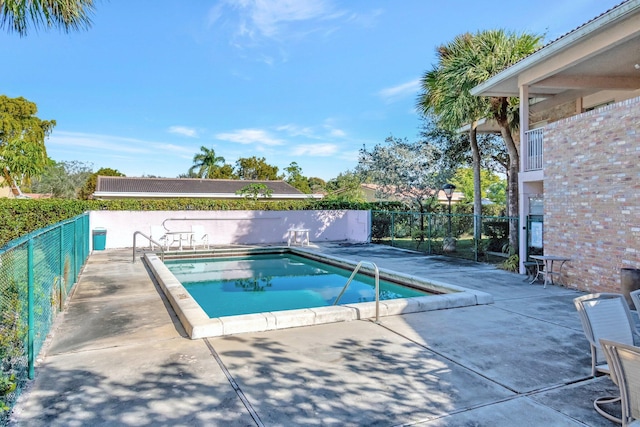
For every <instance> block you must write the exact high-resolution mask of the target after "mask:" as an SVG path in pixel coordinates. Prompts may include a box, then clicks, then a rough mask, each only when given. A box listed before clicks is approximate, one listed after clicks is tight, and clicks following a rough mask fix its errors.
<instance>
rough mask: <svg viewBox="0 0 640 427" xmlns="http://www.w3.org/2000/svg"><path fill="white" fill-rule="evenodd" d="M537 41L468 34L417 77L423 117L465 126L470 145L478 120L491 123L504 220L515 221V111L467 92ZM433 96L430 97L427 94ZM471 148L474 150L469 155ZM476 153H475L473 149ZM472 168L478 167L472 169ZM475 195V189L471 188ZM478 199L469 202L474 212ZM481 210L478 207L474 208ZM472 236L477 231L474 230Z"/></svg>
mask: <svg viewBox="0 0 640 427" xmlns="http://www.w3.org/2000/svg"><path fill="white" fill-rule="evenodd" d="M541 40H542V37H541V36H538V35H533V34H526V33H522V34H517V33H513V32H507V31H504V30H488V31H481V32H479V33H476V34H474V35H471V34H463V35H460V36H458V37H456V38H455V39H454V41H453V42H452V43H450V44H448V45H445V46H443V47H441V48H440V49H439V57H438V59H439V62H438V65H436V67H435V68H434V69H433V70H432V71H430V72H427V73H426V74H425V77H424V78H423V89H424V90H425V92H424V94H423V95H421V97H420V98H419V103H418V106H419V107H422V109H423V112H425V113H429V112H433V113H435V114H436V115H437V116H438V117H439V122H440V123H441V124H443V125H444V126H445V127H447V128H450V129H453V128H455V127H460V126H461V125H463V124H469V125H470V141H471V144H472V148H473V141H474V140H476V137H475V134H476V133H477V123H478V120H479V119H480V118H489V119H494V120H496V122H497V124H498V126H499V127H500V134H501V136H502V138H503V140H504V143H505V145H506V148H507V152H508V153H509V168H508V173H507V178H508V189H509V193H508V194H509V199H508V201H509V203H508V209H509V211H508V214H509V216H513V217H517V216H518V170H519V166H520V165H519V164H520V156H519V154H518V148H517V146H516V144H515V143H514V141H513V137H512V134H511V131H512V129H514V128H515V127H517V124H518V117H517V116H518V115H517V113H518V111H517V109H516V108H510V106H515V105H517V103H515V102H514V101H513V100H512V99H509V98H507V97H493V98H487V97H473V96H471V93H470V90H471V89H472V88H473V87H475V86H477V85H478V84H480V83H482V82H484V81H485V80H487V79H488V78H489V77H491V76H493V75H494V74H496V73H498V72H500V71H502V70H503V69H505V68H507V67H509V66H511V65H513V64H515V63H516V62H517V61H519V60H520V59H522V58H524V57H525V56H527V55H529V54H531V53H532V52H533V51H535V50H536V49H537V48H538V47H539V45H540V42H541ZM431 91H433V92H434V94H435V95H434V94H432V92H431ZM475 149H476V148H474V150H475ZM478 153H479V149H478ZM479 162H480V160H479V158H476V157H475V155H474V173H475V175H476V178H477V179H478V181H479V178H480V177H479ZM476 163H477V165H478V167H476ZM476 189H477V190H478V191H477V193H479V189H480V186H479V185H476ZM477 199H478V197H477V196H475V197H474V213H475V212H476V204H477V203H478V200H477ZM479 208H480V209H481V205H480V207H479ZM476 232H477V230H476ZM509 236H510V243H511V245H512V246H514V247H515V245H516V242H517V236H518V230H517V225H516V224H515V223H513V224H511V228H510V233H509Z"/></svg>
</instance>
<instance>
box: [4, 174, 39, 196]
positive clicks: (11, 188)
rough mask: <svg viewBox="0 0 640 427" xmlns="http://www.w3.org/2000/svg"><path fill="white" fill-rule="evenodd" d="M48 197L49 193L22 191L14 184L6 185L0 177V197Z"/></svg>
mask: <svg viewBox="0 0 640 427" xmlns="http://www.w3.org/2000/svg"><path fill="white" fill-rule="evenodd" d="M1 198H7V199H50V198H51V194H35V193H23V192H22V191H20V188H19V187H17V186H16V185H7V184H6V181H5V179H4V178H0V199H1Z"/></svg>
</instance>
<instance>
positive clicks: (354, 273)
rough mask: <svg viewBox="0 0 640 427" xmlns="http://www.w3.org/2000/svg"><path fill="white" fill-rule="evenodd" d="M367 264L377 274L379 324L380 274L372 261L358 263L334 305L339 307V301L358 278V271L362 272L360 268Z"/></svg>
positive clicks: (377, 320)
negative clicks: (355, 278)
mask: <svg viewBox="0 0 640 427" xmlns="http://www.w3.org/2000/svg"><path fill="white" fill-rule="evenodd" d="M365 263H366V264H370V265H371V266H372V267H373V272H374V274H375V283H376V323H378V322H379V321H380V272H379V271H378V266H377V265H375V263H373V262H371V261H360V262H359V263H358V265H356V268H354V269H353V273H351V277H349V280H347V283H346V284H345V285H344V288H342V290H341V291H340V294H338V297H337V298H336V300H335V301H334V302H333V305H337V304H338V301H340V298H342V295H343V294H344V292H345V291H346V290H347V288H348V287H349V285H350V284H351V281H352V280H353V278H354V277H356V274H358V271H359V270H360V267H362V264H365Z"/></svg>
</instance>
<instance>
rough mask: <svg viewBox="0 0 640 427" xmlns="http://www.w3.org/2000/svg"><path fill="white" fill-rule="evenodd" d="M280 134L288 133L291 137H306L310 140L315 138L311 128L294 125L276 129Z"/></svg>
mask: <svg viewBox="0 0 640 427" xmlns="http://www.w3.org/2000/svg"><path fill="white" fill-rule="evenodd" d="M276 130H277V131H278V132H286V133H287V135H289V136H306V137H308V138H315V137H316V136H315V135H314V132H313V129H312V128H310V127H302V126H298V125H294V124H288V125H282V126H278V127H276Z"/></svg>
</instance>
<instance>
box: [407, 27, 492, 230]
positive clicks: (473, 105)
mask: <svg viewBox="0 0 640 427" xmlns="http://www.w3.org/2000/svg"><path fill="white" fill-rule="evenodd" d="M436 52H437V58H438V63H437V64H436V65H435V66H434V67H433V68H432V69H431V70H430V71H427V72H426V73H425V74H424V76H423V77H422V80H421V88H422V92H421V94H420V95H419V98H418V109H419V110H420V111H421V112H422V113H423V114H424V115H425V116H426V115H433V116H434V117H436V120H437V122H438V124H439V126H442V127H443V128H445V129H447V130H448V131H450V132H454V131H456V130H457V129H459V128H460V127H461V126H462V125H463V124H465V123H466V124H469V138H468V141H469V144H470V145H471V153H472V167H473V182H474V187H473V188H474V191H473V213H474V215H475V218H476V221H475V226H474V236H475V238H476V239H479V238H480V235H481V231H480V226H479V221H477V218H479V217H480V215H482V194H481V176H480V159H481V157H482V155H481V153H480V147H479V145H478V122H479V120H480V119H481V118H482V117H483V114H484V113H485V111H486V109H487V101H486V100H485V99H483V98H479V97H475V96H471V93H470V91H471V89H472V88H473V87H475V86H476V84H475V82H473V81H469V80H468V79H465V70H466V68H467V67H469V66H470V65H471V63H472V61H473V59H472V58H471V57H472V56H473V54H474V53H475V52H476V49H475V47H474V38H473V37H472V36H471V35H470V34H462V35H459V36H457V37H456V38H454V39H453V41H452V42H450V43H448V44H446V45H442V46H440V47H439V48H438V49H437V51H436ZM467 62H469V63H467Z"/></svg>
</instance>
